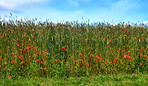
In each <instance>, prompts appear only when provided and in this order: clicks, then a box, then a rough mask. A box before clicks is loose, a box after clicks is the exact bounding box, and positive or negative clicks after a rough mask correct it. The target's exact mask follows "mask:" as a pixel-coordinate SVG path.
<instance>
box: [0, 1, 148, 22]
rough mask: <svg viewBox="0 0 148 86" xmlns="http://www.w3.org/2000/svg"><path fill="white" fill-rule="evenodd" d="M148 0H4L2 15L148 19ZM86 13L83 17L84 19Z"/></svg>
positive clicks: (1, 8)
mask: <svg viewBox="0 0 148 86" xmlns="http://www.w3.org/2000/svg"><path fill="white" fill-rule="evenodd" d="M147 3H148V0H0V16H1V17H2V18H3V17H6V15H7V16H10V12H11V13H12V14H13V15H16V16H18V18H26V17H27V18H35V17H36V18H38V19H40V18H42V20H43V21H44V20H45V19H49V20H51V21H53V22H55V21H76V20H78V21H79V22H81V21H87V20H88V19H89V20H90V22H104V21H105V22H128V21H130V22H132V23H136V22H138V21H140V22H143V21H148V10H147V9H148V5H147ZM82 16H83V20H82Z"/></svg>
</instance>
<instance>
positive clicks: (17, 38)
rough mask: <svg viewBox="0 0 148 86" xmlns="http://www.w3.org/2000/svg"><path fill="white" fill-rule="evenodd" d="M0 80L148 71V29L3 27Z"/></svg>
mask: <svg viewBox="0 0 148 86" xmlns="http://www.w3.org/2000/svg"><path fill="white" fill-rule="evenodd" d="M0 36H1V37H0V76H4V77H6V76H7V77H8V76H9V78H10V77H18V76H48V77H52V76H58V77H63V76H90V75H92V74H94V75H97V74H100V73H101V74H117V73H120V72H126V73H135V72H148V64H147V63H148V56H147V55H148V38H147V36H148V27H141V26H124V25H123V24H119V25H117V26H112V25H109V24H105V23H99V24H98V25H97V26H91V25H87V24H73V23H69V24H57V25H56V24H52V23H49V22H44V23H42V24H41V23H38V24H35V23H34V21H29V22H23V23H22V22H21V21H13V22H12V21H11V22H10V23H4V22H0Z"/></svg>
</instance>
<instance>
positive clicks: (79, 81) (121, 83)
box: [0, 74, 148, 86]
mask: <svg viewBox="0 0 148 86" xmlns="http://www.w3.org/2000/svg"><path fill="white" fill-rule="evenodd" d="M0 83H1V85H5V86H20V85H21V86H26V85H27V86H38V85H40V86H147V85H148V74H138V75H136V74H119V75H103V76H102V75H98V76H91V77H69V78H65V79H57V78H42V77H30V78H29V77H27V78H22V77H19V78H18V79H8V78H5V79H2V80H1V79H0Z"/></svg>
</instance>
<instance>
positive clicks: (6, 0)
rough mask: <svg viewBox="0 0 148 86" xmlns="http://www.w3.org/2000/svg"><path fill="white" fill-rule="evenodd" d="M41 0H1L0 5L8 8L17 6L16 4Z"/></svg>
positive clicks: (39, 0)
mask: <svg viewBox="0 0 148 86" xmlns="http://www.w3.org/2000/svg"><path fill="white" fill-rule="evenodd" d="M41 1H43V0H1V1H0V6H2V7H5V8H8V9H14V8H18V7H17V6H19V5H22V4H28V3H33V2H41Z"/></svg>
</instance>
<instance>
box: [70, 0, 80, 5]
mask: <svg viewBox="0 0 148 86" xmlns="http://www.w3.org/2000/svg"><path fill="white" fill-rule="evenodd" d="M68 2H70V3H71V4H73V5H75V6H79V3H78V1H77V0H68Z"/></svg>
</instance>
